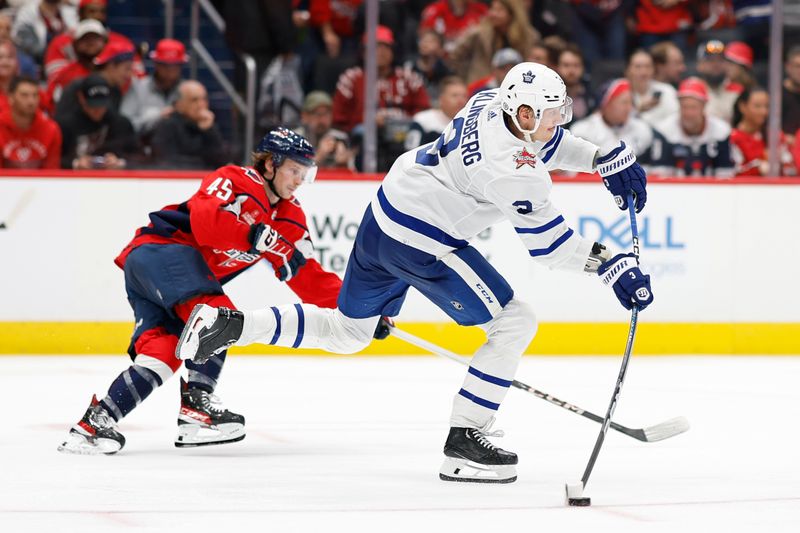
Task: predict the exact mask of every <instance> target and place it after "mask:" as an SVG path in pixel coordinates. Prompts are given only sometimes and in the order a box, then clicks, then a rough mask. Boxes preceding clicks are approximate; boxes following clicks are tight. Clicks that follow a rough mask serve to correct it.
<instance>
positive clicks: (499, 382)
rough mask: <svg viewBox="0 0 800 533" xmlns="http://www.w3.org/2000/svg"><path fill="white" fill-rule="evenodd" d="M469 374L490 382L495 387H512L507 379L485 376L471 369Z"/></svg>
mask: <svg viewBox="0 0 800 533" xmlns="http://www.w3.org/2000/svg"><path fill="white" fill-rule="evenodd" d="M469 373H470V374H472V375H473V376H475V377H478V378H480V379H482V380H483V381H488V382H489V383H493V384H495V385H500V386H501V387H510V386H511V382H510V381H508V380H507V379H502V378H498V377H496V376H492V375H490V374H484V373H483V372H481V371H480V370H478V369H476V368H473V367H469Z"/></svg>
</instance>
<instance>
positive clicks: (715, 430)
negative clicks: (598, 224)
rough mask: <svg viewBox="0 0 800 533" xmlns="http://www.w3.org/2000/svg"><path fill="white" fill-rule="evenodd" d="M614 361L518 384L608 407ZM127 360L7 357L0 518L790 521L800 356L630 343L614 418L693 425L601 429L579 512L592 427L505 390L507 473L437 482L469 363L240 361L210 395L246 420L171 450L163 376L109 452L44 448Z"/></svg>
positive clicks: (304, 522)
mask: <svg viewBox="0 0 800 533" xmlns="http://www.w3.org/2000/svg"><path fill="white" fill-rule="evenodd" d="M619 362H620V359H619V358H592V357H576V358H565V357H558V358H541V357H539V358H525V360H524V361H523V363H522V366H521V368H520V371H519V373H518V375H517V378H518V379H519V380H520V381H523V382H526V383H528V384H530V385H532V386H534V387H536V388H539V389H541V390H543V391H546V392H549V393H551V394H553V395H555V396H557V397H559V398H561V399H563V400H567V401H570V402H572V403H574V404H576V405H579V406H581V407H583V408H585V409H590V410H592V411H594V412H596V413H599V414H601V415H602V414H604V413H605V409H606V407H607V404H608V401H609V399H610V397H611V392H612V389H613V386H614V382H615V379H616V375H617V372H618V369H619ZM127 364H128V360H127V358H126V357H125V356H122V355H120V356H109V357H0V391H2V397H3V400H4V402H3V406H4V415H5V416H4V420H5V428H4V431H3V432H2V435H3V436H2V438H0V531H2V532H4V533H12V532H13V533H17V532H27V531H31V532H33V531H37V532H38V531H55V532H58V533H62V532H68V531H76V532H77V531H80V532H82V533H86V532H103V533H105V532H117V531H165V532H166V531H170V532H182V531H191V532H203V531H212V530H213V531H236V532H250V531H269V532H294V531H298V532H299V531H325V532H338V531H348V532H361V531H364V532H366V531H369V532H395V531H397V532H400V531H402V532H408V531H413V532H414V533H426V532H436V533H440V532H445V531H447V532H450V531H457V532H459V533H461V532H473V531H485V532H490V531H509V532H522V531H525V532H548V533H549V532H572V531H591V532H593V533H594V532H597V531H614V532H615V533H625V532H629V531H637V532H639V531H648V532H649V531H658V532H660V531H665V532H666V531H669V532H675V531H680V532H681V533H687V532H694V531H698V532H700V531H702V532H715V531H724V532H726V533H729V532H738V531H753V532H770V533H776V532H784V531H785V532H789V531H791V532H797V531H800V454H799V453H798V435H800V430H798V420H800V386H799V385H800V358H795V357H782V358H781V357H736V358H728V357H706V358H700V357H660V358H648V357H643V358H636V357H635V356H634V359H633V360H632V361H631V366H630V368H629V372H628V376H627V381H626V383H625V386H624V388H623V390H622V397H621V401H620V404H619V407H618V408H617V412H616V416H615V420H616V421H618V422H620V423H621V424H624V425H626V426H629V427H634V428H639V427H645V426H649V425H652V424H656V423H659V422H661V421H664V420H666V419H669V418H672V417H673V416H678V415H684V416H686V417H687V418H688V419H689V421H690V422H691V424H692V429H691V430H690V431H689V432H688V433H685V434H683V435H680V436H677V437H675V438H673V439H670V440H666V441H663V442H659V443H642V442H638V441H636V440H634V439H631V438H630V437H627V436H625V435H621V434H619V433H616V432H614V431H609V437H608V438H607V439H606V443H605V446H604V448H603V451H602V453H601V454H600V458H599V460H598V463H597V465H596V467H595V469H594V472H593V474H592V478H591V479H590V481H589V485H588V486H587V489H586V493H585V494H586V496H589V497H591V498H592V504H593V505H592V507H589V508H569V507H566V506H565V505H564V484H565V483H566V482H575V481H577V480H578V479H579V478H580V476H581V474H582V472H583V468H584V467H585V465H586V461H587V460H588V458H589V454H590V452H591V449H592V446H593V444H594V440H595V438H596V435H597V431H598V430H599V425H598V424H596V423H594V422H591V421H589V420H586V419H584V418H581V417H579V416H577V415H575V414H571V413H569V412H567V411H565V410H563V409H560V408H557V407H555V406H552V405H550V404H548V403H546V402H544V401H542V400H539V399H537V398H535V397H533V396H530V395H528V394H526V393H524V392H522V391H518V390H514V389H512V390H511V391H510V392H509V395H508V397H507V399H506V402H505V403H504V404H503V407H502V408H501V410H500V414H499V417H498V421H497V423H496V424H495V428H502V429H504V430H505V431H506V435H507V436H506V437H505V438H503V439H495V441H496V442H497V443H498V444H499V445H501V446H502V447H504V448H507V449H510V450H512V451H516V452H517V453H518V454H519V455H520V464H519V468H518V472H519V480H518V481H517V482H516V483H513V484H510V485H494V486H493V485H472V484H455V483H445V482H442V481H440V480H439V479H438V476H437V472H438V468H439V466H440V463H441V460H442V455H441V447H442V444H443V441H444V438H445V436H446V433H447V427H448V423H447V420H448V415H449V411H450V402H451V399H452V395H453V394H454V393H455V392H456V391H457V390H458V388H459V387H460V384H461V380H462V379H463V375H464V368H463V367H460V366H458V365H455V364H453V363H451V362H449V361H445V360H441V359H436V358H432V357H398V358H388V357H387V358H374V357H373V358H358V357H342V358H334V357H331V358H323V357H244V356H238V357H237V356H234V357H231V358H230V359H229V361H228V363H227V364H226V368H225V371H224V373H223V376H222V380H221V384H220V387H219V389H218V393H219V394H220V396H221V397H222V398H223V400H224V401H225V404H226V406H227V407H230V408H231V409H232V410H235V411H237V412H240V413H242V414H244V415H245V416H246V417H247V433H248V434H247V438H246V439H245V440H244V441H242V442H241V443H237V444H231V445H227V446H218V447H206V448H200V449H180V450H179V449H176V448H174V447H173V444H172V442H173V437H174V431H175V419H176V413H177V409H178V380H177V378H173V379H172V380H171V381H170V382H168V383H167V384H166V385H165V386H163V387H162V388H161V389H160V390H157V391H156V392H155V393H153V395H152V396H151V397H150V398H149V399H148V400H147V401H146V402H145V403H144V404H143V405H142V406H140V407H139V408H138V409H137V410H136V411H134V412H133V413H132V414H131V415H130V416H129V417H128V418H126V419H125V420H124V421H123V422H122V424H121V426H120V430H121V431H122V432H123V434H124V435H125V436H126V437H127V439H128V443H127V446H126V447H125V449H124V450H123V451H122V452H120V453H119V454H118V455H116V456H111V457H86V456H67V455H62V454H59V453H58V452H56V446H57V445H58V444H59V442H60V439H62V438H63V437H64V435H65V434H66V431H67V429H68V428H69V426H70V425H71V424H73V423H74V422H76V421H77V420H78V419H79V417H80V416H81V415H82V414H83V411H84V409H85V408H86V406H87V405H88V402H89V399H90V398H91V394H92V393H93V392H96V393H97V394H98V396H102V395H104V394H105V391H106V389H107V387H108V384H109V383H110V382H111V380H112V379H113V378H114V377H115V376H116V375H117V374H118V373H119V372H120V371H121V370H123V369H124V368H125V367H126V366H127ZM590 528H591V529H590Z"/></svg>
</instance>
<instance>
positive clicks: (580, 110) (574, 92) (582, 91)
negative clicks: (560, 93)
mask: <svg viewBox="0 0 800 533" xmlns="http://www.w3.org/2000/svg"><path fill="white" fill-rule="evenodd" d="M555 71H556V72H558V75H559V76H561V79H562V80H564V85H566V86H567V96H569V97H570V98H572V118H573V120H580V119H582V118H583V117H585V116H587V115H588V114H589V111H590V110H591V109H592V108H593V107H594V105H593V104H594V101H593V98H591V96H590V94H589V89H588V88H587V84H586V79H585V72H586V71H585V70H584V67H583V54H582V53H581V49H580V48H578V47H577V46H576V45H574V44H568V45H566V47H565V48H564V49H563V50H562V51H561V53H560V54H558V62H557V63H556V68H555Z"/></svg>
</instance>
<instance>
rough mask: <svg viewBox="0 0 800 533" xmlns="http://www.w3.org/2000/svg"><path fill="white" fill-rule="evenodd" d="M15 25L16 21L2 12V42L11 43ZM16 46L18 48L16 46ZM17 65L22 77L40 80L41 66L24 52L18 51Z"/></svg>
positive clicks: (0, 32) (0, 20)
mask: <svg viewBox="0 0 800 533" xmlns="http://www.w3.org/2000/svg"><path fill="white" fill-rule="evenodd" d="M13 24H14V19H13V18H12V17H11V15H10V14H8V13H4V12H0V42H4V41H11V27H12V25H13ZM14 46H15V47H16V45H14ZM17 63H18V64H19V73H20V75H23V76H30V77H31V78H34V79H38V78H39V65H37V64H36V61H34V60H33V58H32V57H31V56H29V55H28V54H27V53H25V52H24V51H23V50H20V49H17Z"/></svg>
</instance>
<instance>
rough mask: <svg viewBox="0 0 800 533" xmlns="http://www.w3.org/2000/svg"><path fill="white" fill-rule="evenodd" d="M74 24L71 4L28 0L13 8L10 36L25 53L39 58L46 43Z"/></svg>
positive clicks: (74, 16)
mask: <svg viewBox="0 0 800 533" xmlns="http://www.w3.org/2000/svg"><path fill="white" fill-rule="evenodd" d="M77 24H78V15H77V12H76V11H75V6H73V5H71V4H69V3H67V2H62V1H61V0H32V1H29V2H28V3H26V4H25V5H23V6H22V7H20V8H19V11H17V14H16V17H15V19H14V26H13V27H12V29H11V36H12V38H13V39H14V42H15V43H17V46H19V47H20V48H21V49H22V50H24V51H25V53H27V54H29V55H31V56H32V57H33V58H34V59H35V60H36V61H38V62H41V61H42V57H43V56H44V51H45V49H46V48H47V43H49V42H50V41H51V40H52V39H53V38H54V37H55V36H56V35H58V34H60V33H64V32H65V31H68V30H71V29H72V28H74V27H75V26H76V25H77Z"/></svg>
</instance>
